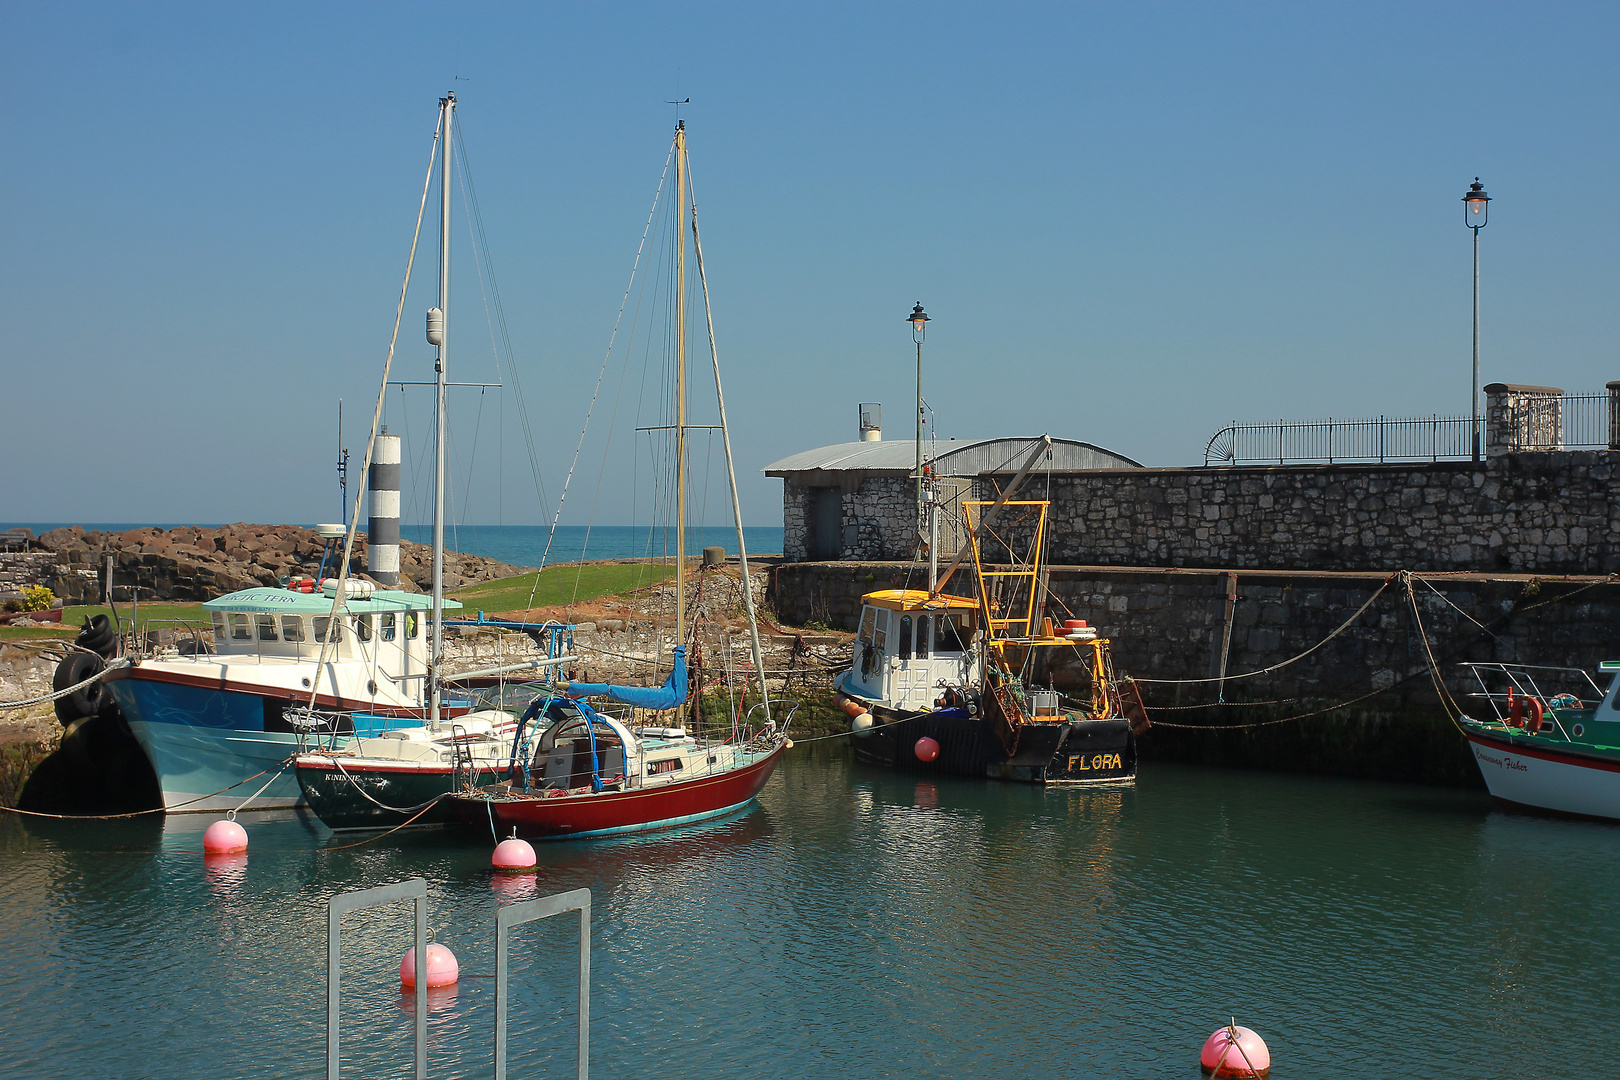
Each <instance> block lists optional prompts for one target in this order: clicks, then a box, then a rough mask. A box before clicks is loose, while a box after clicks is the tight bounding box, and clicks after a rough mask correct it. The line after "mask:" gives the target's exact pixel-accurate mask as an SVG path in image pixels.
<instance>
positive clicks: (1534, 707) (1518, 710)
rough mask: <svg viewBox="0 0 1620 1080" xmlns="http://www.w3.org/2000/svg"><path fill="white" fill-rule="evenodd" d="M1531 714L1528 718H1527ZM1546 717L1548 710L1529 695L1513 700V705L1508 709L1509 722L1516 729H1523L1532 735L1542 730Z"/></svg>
mask: <svg viewBox="0 0 1620 1080" xmlns="http://www.w3.org/2000/svg"><path fill="white" fill-rule="evenodd" d="M1527 711H1528V712H1529V714H1530V715H1529V716H1528V718H1527V717H1526V716H1525V713H1526V712H1527ZM1545 715H1546V709H1545V708H1543V707H1542V704H1541V702H1540V701H1538V700H1537V699H1536V698H1533V697H1530V696H1528V695H1526V696H1524V697H1520V698H1514V699H1513V705H1512V707H1511V708H1509V709H1508V722H1509V723H1510V724H1512V725H1513V726H1514V727H1522V728H1524V730H1525V731H1526V732H1528V733H1529V734H1531V735H1534V734H1536V733H1537V732H1539V731H1540V730H1541V719H1542V717H1543V716H1545Z"/></svg>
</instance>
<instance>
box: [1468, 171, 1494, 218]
mask: <svg viewBox="0 0 1620 1080" xmlns="http://www.w3.org/2000/svg"><path fill="white" fill-rule="evenodd" d="M1490 216H1491V197H1490V196H1489V195H1487V194H1485V186H1484V185H1483V184H1481V183H1480V182H1479V177H1477V176H1476V177H1474V182H1473V183H1472V184H1470V185H1468V194H1466V195H1464V196H1463V220H1464V221H1465V222H1466V223H1467V224H1468V227H1469V228H1470V229H1474V230H1476V231H1477V230H1479V229H1483V228H1484V227H1485V222H1486V221H1487V220H1488V219H1489V218H1490Z"/></svg>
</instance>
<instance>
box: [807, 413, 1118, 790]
mask: <svg viewBox="0 0 1620 1080" xmlns="http://www.w3.org/2000/svg"><path fill="white" fill-rule="evenodd" d="M1050 447H1051V439H1050V438H1049V437H1047V436H1042V437H1040V438H1038V439H1035V440H1033V445H1032V449H1031V452H1030V454H1029V456H1028V458H1027V459H1026V460H1025V461H1024V463H1023V466H1022V467H1021V468H1020V469H1019V471H1018V473H1017V475H1015V476H1014V477H1013V480H1012V482H1011V483H1010V484H1009V485H1008V487H1007V488H1006V490H1005V491H1003V492H1002V493H1001V495H1000V496H999V497H998V498H997V499H995V500H993V501H990V500H965V501H964V502H963V509H964V513H965V515H966V517H967V522H966V524H967V527H968V536H967V543H966V544H965V545H964V546H963V548H962V550H961V551H960V552H959V553H958V554H957V556H956V558H955V560H954V561H952V563H951V564H950V566H949V567H948V568H947V569H946V570H945V572H944V573H940V572H939V570H938V560H937V556H936V555H935V545H936V542H937V539H938V531H939V530H938V508H939V500H938V498H937V497H934V495H933V493H931V492H930V493H929V495H928V497H927V505H928V511H929V526H928V528H929V533H930V542H929V544H928V549H929V569H928V588H927V589H882V590H878V591H875V592H870V593H867V594H866V595H865V596H863V597H862V598H861V605H862V607H861V619H860V624H859V627H860V629H859V632H858V634H857V635H856V640H855V647H854V658H853V663H852V664H851V667H850V669H849V671H848V672H846V673H845V674H844V675H843V676H842V677H841V678H840V679H839V681H838V682H837V684H836V688H837V690H838V691H839V693H840V694H841V695H842V703H843V707H844V709H845V711H846V712H847V713H849V715H850V717H851V730H852V732H853V734H854V736H855V738H854V750H855V756H856V757H858V758H861V759H863V760H865V761H868V762H872V763H874V764H878V765H884V766H887V767H889V768H894V769H900V770H904V771H913V772H930V773H954V774H956V775H959V776H973V777H980V778H990V779H996V780H1011V781H1020V782H1024V783H1038V784H1121V783H1130V782H1131V781H1132V780H1134V779H1135V777H1136V735H1137V734H1138V733H1139V731H1141V730H1144V729H1145V725H1146V721H1147V716H1146V712H1145V711H1144V710H1143V708H1142V703H1141V699H1140V698H1139V697H1138V696H1137V695H1136V694H1135V690H1134V686H1133V685H1129V684H1127V685H1126V686H1122V685H1121V683H1120V681H1119V680H1118V679H1117V678H1116V677H1115V673H1114V664H1113V654H1112V651H1111V643H1110V642H1109V640H1108V639H1107V638H1105V637H1102V636H1101V635H1099V634H1098V632H1097V630H1096V628H1095V627H1090V626H1087V625H1086V623H1085V621H1084V620H1080V619H1071V620H1066V621H1065V622H1064V623H1063V625H1062V626H1061V627H1058V626H1055V625H1054V623H1053V620H1052V619H1051V618H1048V617H1046V615H1045V614H1044V612H1043V611H1042V600H1041V593H1042V592H1043V589H1042V584H1041V583H1042V581H1043V577H1042V573H1041V570H1042V564H1043V559H1044V553H1045V546H1046V534H1047V520H1046V519H1047V511H1048V509H1049V504H1048V503H1047V502H1045V501H1044V500H1014V499H1013V498H1012V496H1013V495H1014V494H1015V493H1016V492H1017V489H1018V488H1019V487H1020V486H1021V485H1022V484H1023V482H1024V480H1025V478H1026V477H1027V476H1028V475H1029V473H1030V471H1031V470H1032V469H1033V468H1034V467H1035V465H1036V463H1037V462H1039V461H1040V460H1041V459H1042V458H1043V457H1044V456H1045V454H1046V453H1047V452H1048V451H1049V450H1050ZM922 477H923V479H924V482H925V484H926V483H931V478H930V477H929V476H928V473H927V470H922ZM991 538H994V540H995V542H996V543H997V546H998V548H1004V549H1005V551H1006V554H1007V555H1008V556H1009V559H1010V560H1011V561H1010V563H1009V564H1002V563H995V564H993V563H991V561H990V560H989V559H987V557H986V552H985V550H984V545H985V541H986V540H987V539H991ZM1015 538H1016V539H1015ZM1020 543H1027V544H1028V551H1027V554H1025V555H1023V556H1018V555H1017V553H1015V552H1014V550H1013V549H1014V546H1015V544H1020ZM969 558H971V559H972V562H973V567H974V569H975V570H976V571H977V579H978V588H977V590H976V595H974V596H961V595H956V594H952V593H948V592H945V591H944V587H945V585H946V584H947V583H948V582H949V581H950V579H951V577H952V575H954V574H955V572H956V570H957V569H958V568H959V567H960V566H962V565H963V563H964V562H965V561H966V560H967V559H969Z"/></svg>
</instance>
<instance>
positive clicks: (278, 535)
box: [36, 523, 524, 604]
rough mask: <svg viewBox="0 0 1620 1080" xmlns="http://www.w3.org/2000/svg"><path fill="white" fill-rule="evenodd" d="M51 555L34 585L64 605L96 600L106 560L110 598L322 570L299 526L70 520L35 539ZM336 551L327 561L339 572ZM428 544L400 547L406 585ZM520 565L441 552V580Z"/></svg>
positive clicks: (493, 574)
mask: <svg viewBox="0 0 1620 1080" xmlns="http://www.w3.org/2000/svg"><path fill="white" fill-rule="evenodd" d="M36 543H37V544H38V546H39V547H40V548H43V549H44V550H46V551H49V552H52V553H54V554H55V556H56V558H55V562H54V563H49V564H45V565H44V566H42V567H41V569H40V579H41V580H40V581H39V584H42V585H45V586H47V587H48V588H50V589H51V591H53V592H55V593H56V595H57V596H59V597H62V598H63V599H64V600H66V601H67V602H68V603H70V604H88V603H100V602H103V601H104V597H103V595H102V593H103V589H104V587H105V584H106V582H105V578H106V567H107V560H108V557H109V556H111V558H112V563H113V581H114V584H115V586H117V587H118V590H119V591H118V593H117V595H116V597H115V598H116V599H118V600H123V599H124V597H125V595H126V594H125V592H124V589H125V588H126V587H135V588H138V589H139V590H140V597H141V599H143V600H211V599H213V598H214V597H216V596H222V595H224V594H225V593H228V592H235V591H236V590H238V589H247V588H252V587H253V586H255V585H274V584H276V583H277V582H279V581H281V580H283V579H285V578H288V577H304V576H308V577H314V576H316V575H317V574H319V573H320V572H321V555H322V552H323V551H324V550H325V548H324V542H323V541H322V540H321V538H320V537H319V536H317V535H316V533H315V531H314V530H313V529H306V528H303V527H301V526H298V525H250V524H246V523H238V524H235V525H222V526H220V527H218V528H204V527H200V526H183V527H181V528H176V529H159V528H156V527H147V528H141V529H131V530H129V531H128V532H101V531H99V530H93V529H92V530H87V529H85V528H83V527H82V526H78V525H74V526H72V527H70V528H61V529H52V530H51V531H50V532H47V533H45V534H44V535H43V536H41V537H40V538H39V539H38V541H36ZM339 557H341V550H339V551H337V552H336V553H334V554H333V555H332V556H331V557H330V558H329V560H328V562H327V565H326V575H327V576H332V575H335V574H336V573H337V566H336V561H337V559H338V558H339ZM365 559H366V540H365V533H359V534H357V535H356V537H355V543H354V551H353V553H352V556H351V559H350V563H349V572H350V573H351V574H352V575H354V576H356V577H365V576H366V574H365V566H366V561H365ZM431 566H432V549H431V548H430V547H428V546H427V545H426V544H413V543H410V542H403V543H401V545H400V583H399V585H398V586H397V587H398V588H401V589H405V590H412V589H417V588H419V587H425V586H426V585H427V584H428V583H429V581H430V580H431V572H432V571H431ZM523 572H524V571H523V568H522V567H516V566H509V565H507V564H506V563H503V562H498V561H496V560H494V559H488V558H484V557H483V556H479V555H465V554H462V553H460V552H449V551H447V552H445V570H444V582H445V586H446V587H447V588H460V587H462V586H466V585H473V584H477V583H478V582H481V581H490V580H493V579H496V578H502V577H510V576H512V575H514V574H520V573H523Z"/></svg>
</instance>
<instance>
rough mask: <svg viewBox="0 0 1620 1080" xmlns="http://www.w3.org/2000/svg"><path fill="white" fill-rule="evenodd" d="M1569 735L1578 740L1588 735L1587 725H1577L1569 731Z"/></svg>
mask: <svg viewBox="0 0 1620 1080" xmlns="http://www.w3.org/2000/svg"><path fill="white" fill-rule="evenodd" d="M1569 733H1570V734H1571V735H1573V736H1575V737H1576V738H1577V739H1578V738H1580V737H1581V736H1582V735H1585V734H1586V725H1585V724H1576V725H1575V726H1574V727H1572V728H1570V729H1569Z"/></svg>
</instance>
